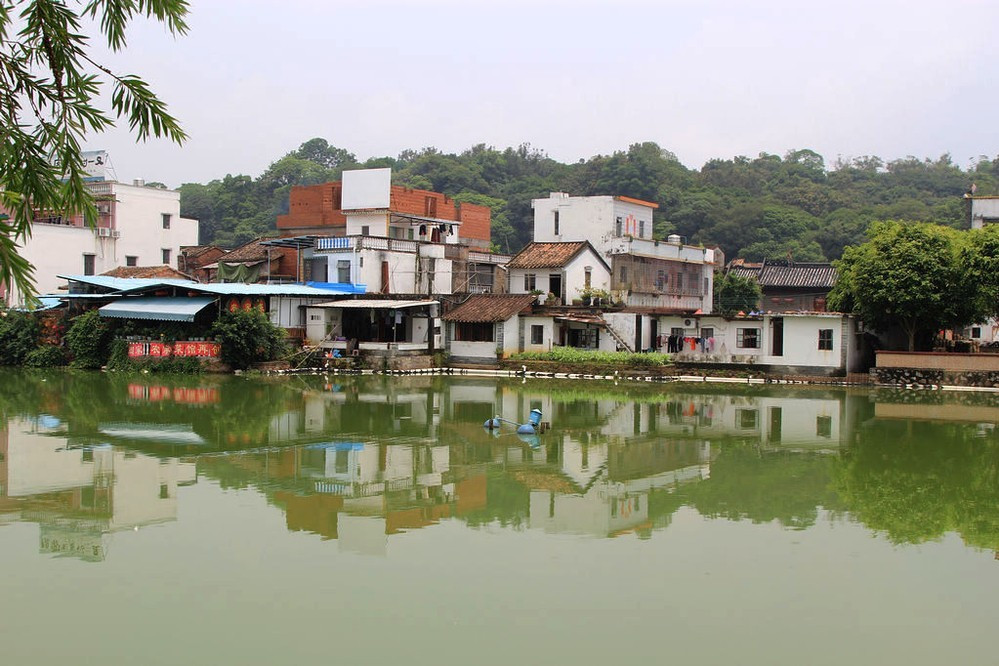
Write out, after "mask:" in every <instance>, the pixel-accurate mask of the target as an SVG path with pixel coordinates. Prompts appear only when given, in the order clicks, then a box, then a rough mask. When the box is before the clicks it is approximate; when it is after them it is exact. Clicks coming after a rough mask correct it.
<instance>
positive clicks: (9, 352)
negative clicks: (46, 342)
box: [0, 310, 38, 365]
mask: <svg viewBox="0 0 999 666" xmlns="http://www.w3.org/2000/svg"><path fill="white" fill-rule="evenodd" d="M37 346H38V322H37V321H36V320H35V318H34V317H33V316H31V315H30V314H28V313H25V312H20V311H17V310H7V311H4V312H0V365H23V364H24V361H25V359H26V358H27V357H28V355H29V354H30V353H31V352H33V351H34V350H35V348H36V347H37Z"/></svg>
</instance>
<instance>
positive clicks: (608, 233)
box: [531, 192, 653, 256]
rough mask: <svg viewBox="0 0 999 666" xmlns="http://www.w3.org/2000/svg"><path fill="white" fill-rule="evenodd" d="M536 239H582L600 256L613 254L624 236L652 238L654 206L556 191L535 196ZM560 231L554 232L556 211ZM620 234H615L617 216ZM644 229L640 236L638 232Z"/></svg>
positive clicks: (538, 240) (546, 240)
mask: <svg viewBox="0 0 999 666" xmlns="http://www.w3.org/2000/svg"><path fill="white" fill-rule="evenodd" d="M531 205H532V207H533V208H534V240H535V241H537V242H557V241H581V240H588V241H590V242H591V243H593V246H594V247H595V248H597V251H598V252H599V253H600V254H601V255H604V256H606V255H608V254H610V253H611V252H612V251H613V249H614V248H615V247H616V243H619V242H620V241H618V239H619V238H623V237H624V236H634V237H636V238H638V237H641V238H645V239H651V238H652V210H653V209H652V208H649V207H648V206H642V205H639V204H634V203H630V202H626V201H618V200H616V199H615V198H614V197H612V196H596V197H570V196H569V195H567V194H565V193H562V192H553V193H552V194H551V195H550V196H549V197H548V198H547V199H535V200H534V201H532V202H531ZM556 210H557V211H558V214H559V233H558V234H555V211H556ZM618 217H620V218H621V236H620V237H618V236H616V233H615V232H616V224H617V218H618ZM640 231H641V232H642V234H641V236H639V232H640Z"/></svg>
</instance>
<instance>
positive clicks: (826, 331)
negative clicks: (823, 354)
mask: <svg viewBox="0 0 999 666" xmlns="http://www.w3.org/2000/svg"><path fill="white" fill-rule="evenodd" d="M832 348H833V330H832V329H831V328H820V329H819V349H821V350H824V351H832Z"/></svg>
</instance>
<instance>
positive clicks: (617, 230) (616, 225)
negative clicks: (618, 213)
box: [614, 217, 622, 236]
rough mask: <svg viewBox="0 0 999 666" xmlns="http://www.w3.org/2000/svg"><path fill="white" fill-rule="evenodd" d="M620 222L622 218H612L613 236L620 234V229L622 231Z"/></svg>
mask: <svg viewBox="0 0 999 666" xmlns="http://www.w3.org/2000/svg"><path fill="white" fill-rule="evenodd" d="M621 222H622V220H621V218H620V217H619V218H617V219H615V220H614V235H615V236H620V235H622V234H621V231H622V229H621Z"/></svg>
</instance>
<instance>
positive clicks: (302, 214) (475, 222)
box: [277, 181, 491, 249]
mask: <svg viewBox="0 0 999 666" xmlns="http://www.w3.org/2000/svg"><path fill="white" fill-rule="evenodd" d="M342 196H343V183H342V182H339V181H338V182H334V183H325V184H323V185H300V186H296V187H293V188H291V195H290V197H289V202H288V214H287V215H279V216H278V218H277V228H278V231H280V233H281V235H282V236H302V235H306V234H319V235H331V236H342V235H345V233H346V229H347V216H346V215H345V214H344V211H343V209H342V207H341V198H342ZM388 213H389V214H390V215H396V216H401V217H413V218H417V219H419V218H427V219H428V220H433V221H442V222H447V221H452V222H458V223H459V224H460V229H461V232H460V234H461V235H460V238H461V242H462V243H463V244H466V245H469V246H471V247H476V248H482V249H486V248H488V247H489V240H490V222H491V211H490V210H489V208H488V207H486V206H478V205H476V204H471V203H458V202H456V201H454V200H453V199H451V198H450V197H448V196H447V195H444V194H441V193H439V192H430V191H428V190H411V189H409V188H406V187H401V186H399V185H392V186H391V192H390V203H389V208H388ZM375 235H380V234H375ZM426 240H432V238H431V237H430V236H429V235H428V237H427V238H426Z"/></svg>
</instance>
